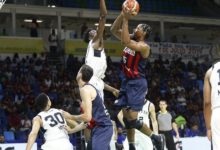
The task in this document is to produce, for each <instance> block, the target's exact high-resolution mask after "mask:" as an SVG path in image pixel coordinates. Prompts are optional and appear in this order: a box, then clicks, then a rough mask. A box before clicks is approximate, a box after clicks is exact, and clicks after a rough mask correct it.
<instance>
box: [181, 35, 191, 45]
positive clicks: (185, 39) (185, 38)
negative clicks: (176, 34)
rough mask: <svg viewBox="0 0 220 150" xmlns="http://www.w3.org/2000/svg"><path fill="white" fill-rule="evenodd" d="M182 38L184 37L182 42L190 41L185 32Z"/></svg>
mask: <svg viewBox="0 0 220 150" xmlns="http://www.w3.org/2000/svg"><path fill="white" fill-rule="evenodd" d="M182 38H183V39H182V43H185V44H187V43H189V41H188V39H187V37H186V35H185V34H184V35H183V36H182Z"/></svg>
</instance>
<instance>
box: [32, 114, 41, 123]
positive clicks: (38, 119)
mask: <svg viewBox="0 0 220 150" xmlns="http://www.w3.org/2000/svg"><path fill="white" fill-rule="evenodd" d="M32 122H39V123H41V116H40V115H37V116H35V117H34V118H33V119H32Z"/></svg>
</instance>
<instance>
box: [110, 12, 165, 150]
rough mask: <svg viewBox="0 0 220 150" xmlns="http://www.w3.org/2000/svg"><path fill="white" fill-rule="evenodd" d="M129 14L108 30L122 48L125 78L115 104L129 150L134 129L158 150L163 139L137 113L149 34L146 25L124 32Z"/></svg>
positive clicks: (144, 84)
mask: <svg viewBox="0 0 220 150" xmlns="http://www.w3.org/2000/svg"><path fill="white" fill-rule="evenodd" d="M129 13H130V12H126V11H125V10H123V11H122V13H121V14H120V15H119V16H118V17H117V19H116V20H115V22H114V23H113V25H112V27H111V32H112V33H113V34H114V35H115V37H117V38H118V39H120V40H121V41H122V43H123V44H124V45H125V48H124V50H123V56H122V72H123V74H124V76H125V77H126V79H125V80H124V81H123V82H124V83H122V87H121V89H120V94H119V98H118V100H117V101H116V105H117V106H119V107H122V111H123V116H124V118H123V120H124V123H125V126H126V128H127V137H128V141H129V149H130V150H135V145H134V141H135V140H134V130H133V129H134V128H136V129H138V130H140V131H141V132H142V133H144V134H146V135H148V136H150V137H151V139H152V140H154V141H155V142H156V143H157V144H155V146H156V147H157V149H158V150H162V149H163V147H164V136H162V135H155V134H153V131H152V130H151V129H150V128H149V127H148V126H147V125H146V123H143V122H142V121H140V120H138V119H137V117H138V112H139V111H140V110H141V109H142V107H143V105H144V100H145V92H146V91H147V80H146V77H145V72H146V71H145V68H146V59H147V58H148V56H149V54H150V47H149V45H148V44H147V43H146V42H145V40H146V39H147V38H148V37H149V35H150V33H151V27H150V26H149V25H147V24H139V25H138V26H137V27H136V29H135V30H134V33H133V34H132V35H130V34H129V31H128V19H129V18H130V16H131V15H130V14H129Z"/></svg>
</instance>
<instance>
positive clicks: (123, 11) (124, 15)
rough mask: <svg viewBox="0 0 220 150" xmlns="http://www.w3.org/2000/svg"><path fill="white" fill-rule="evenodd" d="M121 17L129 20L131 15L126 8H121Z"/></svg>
mask: <svg viewBox="0 0 220 150" xmlns="http://www.w3.org/2000/svg"><path fill="white" fill-rule="evenodd" d="M122 16H123V17H124V18H126V19H130V18H131V16H132V14H131V11H130V10H129V9H128V7H126V6H125V7H123V9H122Z"/></svg>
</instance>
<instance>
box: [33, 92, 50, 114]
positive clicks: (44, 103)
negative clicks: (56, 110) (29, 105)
mask: <svg viewBox="0 0 220 150" xmlns="http://www.w3.org/2000/svg"><path fill="white" fill-rule="evenodd" d="M35 102H36V106H37V108H38V109H39V110H40V111H43V110H47V109H49V108H50V107H51V101H50V98H49V97H48V96H47V94H45V93H40V94H39V95H38V96H37V97H36V98H35Z"/></svg>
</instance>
